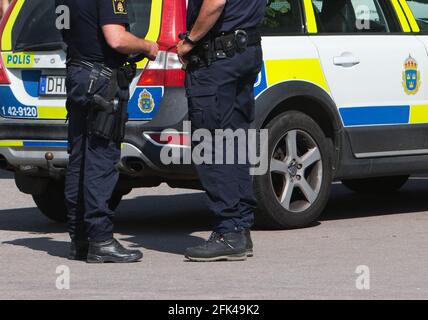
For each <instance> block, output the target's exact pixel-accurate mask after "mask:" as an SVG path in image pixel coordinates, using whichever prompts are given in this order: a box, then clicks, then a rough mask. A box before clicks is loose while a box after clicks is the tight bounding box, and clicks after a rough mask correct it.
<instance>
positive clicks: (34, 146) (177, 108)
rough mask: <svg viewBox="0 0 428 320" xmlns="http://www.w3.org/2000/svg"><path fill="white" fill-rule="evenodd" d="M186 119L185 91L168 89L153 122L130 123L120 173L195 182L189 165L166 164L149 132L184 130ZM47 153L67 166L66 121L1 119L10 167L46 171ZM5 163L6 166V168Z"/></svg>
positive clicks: (0, 148) (0, 144)
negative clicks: (149, 137)
mask: <svg viewBox="0 0 428 320" xmlns="http://www.w3.org/2000/svg"><path fill="white" fill-rule="evenodd" d="M186 118H187V101H186V98H185V94H184V90H183V89H181V88H168V89H166V90H165V97H164V99H163V101H162V105H161V106H160V107H159V111H158V113H157V114H156V116H155V118H154V119H153V120H151V121H146V122H143V121H130V122H129V123H128V124H127V128H126V136H125V139H124V143H123V144H122V150H121V162H120V164H119V170H120V171H121V172H122V173H123V174H127V175H131V176H147V175H152V176H160V177H165V178H176V179H196V172H195V170H194V168H193V167H192V166H190V165H164V164H163V163H162V161H161V158H160V154H161V150H162V146H160V145H158V144H156V143H154V142H153V141H151V140H150V139H148V138H147V137H146V135H145V133H146V132H162V131H163V130H165V129H174V130H177V131H182V130H183V128H182V126H183V120H186ZM46 152H52V153H53V155H54V160H53V161H52V162H51V163H52V165H54V166H57V167H61V168H65V167H66V166H67V163H68V154H67V124H66V123H64V122H63V121H39V120H11V119H4V120H3V119H0V159H1V158H2V157H3V158H4V159H5V160H6V161H7V164H8V165H9V167H10V168H22V167H31V166H33V167H37V168H39V169H42V170H43V169H47V168H48V164H47V162H46V160H45V154H46ZM4 163H5V162H3V166H4Z"/></svg>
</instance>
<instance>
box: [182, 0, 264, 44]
mask: <svg viewBox="0 0 428 320" xmlns="http://www.w3.org/2000/svg"><path fill="white" fill-rule="evenodd" d="M202 2H203V0H189V4H188V9H187V30H189V31H190V30H191V29H192V27H193V25H194V24H195V22H196V18H197V17H198V15H199V11H200V9H201V6H202ZM266 3H267V2H266V0H227V3H226V6H225V8H224V11H223V14H222V16H221V17H220V19H219V20H218V21H217V23H216V25H215V26H214V28H213V29H212V30H211V34H212V35H213V36H217V35H218V34H220V33H223V32H225V33H229V32H232V31H235V30H236V29H248V28H254V27H257V26H258V25H259V24H260V23H261V22H262V20H263V18H264V14H265V10H266Z"/></svg>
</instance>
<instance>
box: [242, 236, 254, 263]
mask: <svg viewBox="0 0 428 320" xmlns="http://www.w3.org/2000/svg"><path fill="white" fill-rule="evenodd" d="M244 234H245V240H246V241H247V257H252V256H254V251H253V240H251V231H250V229H246V230H245V231H244Z"/></svg>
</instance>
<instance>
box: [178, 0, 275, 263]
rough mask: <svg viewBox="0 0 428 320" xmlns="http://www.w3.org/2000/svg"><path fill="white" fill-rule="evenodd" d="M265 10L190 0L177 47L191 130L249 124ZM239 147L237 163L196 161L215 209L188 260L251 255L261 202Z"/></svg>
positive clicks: (227, 1)
mask: <svg viewBox="0 0 428 320" xmlns="http://www.w3.org/2000/svg"><path fill="white" fill-rule="evenodd" d="M265 9H266V0H189V3H188V16H187V19H188V21H187V29H188V32H187V33H186V34H185V35H181V37H182V39H183V40H182V41H181V42H180V43H179V44H178V47H177V49H178V54H179V56H180V57H181V59H182V62H183V63H184V64H185V65H186V69H187V77H186V90H187V96H188V100H189V118H190V120H191V122H192V129H193V130H195V129H208V130H210V131H211V132H213V133H214V131H215V129H224V130H225V129H232V130H238V129H244V130H245V131H246V130H248V129H249V128H250V125H251V123H252V121H253V120H254V113H255V100H254V94H253V88H254V83H255V82H256V79H257V76H258V74H259V72H260V70H261V66H262V61H263V57H262V56H263V54H262V48H261V36H260V33H259V31H258V26H259V25H260V24H261V22H262V20H263V18H264V13H265ZM235 143H237V142H236V141H235ZM211 148H212V149H213V150H215V149H216V148H217V146H211ZM206 150H209V148H207V149H206ZM217 150H218V149H217ZM234 150H235V155H234V160H235V162H234V164H216V163H217V162H213V163H214V164H209V163H208V164H207V163H205V164H202V165H197V166H196V168H197V171H198V174H199V178H200V180H201V182H202V185H203V187H204V189H205V190H206V192H207V195H208V199H209V200H208V205H209V208H210V211H212V212H213V213H214V215H215V227H214V232H213V234H212V235H211V237H210V239H209V240H208V241H206V242H205V243H204V244H203V245H201V246H198V247H195V248H189V249H187V250H186V253H185V255H186V257H187V258H188V259H190V260H193V261H217V260H245V259H246V258H247V256H252V249H253V245H252V241H251V237H250V231H249V229H250V228H251V227H252V225H253V221H254V213H253V209H254V207H255V205H256V203H255V199H254V196H253V191H252V179H251V176H250V172H249V169H250V167H249V164H248V160H247V164H238V162H237V159H238V152H239V150H240V149H239V147H238V146H235V148H234ZM241 150H242V148H241ZM223 151H224V150H223ZM204 158H205V157H204ZM214 158H215V156H214ZM223 163H224V162H223Z"/></svg>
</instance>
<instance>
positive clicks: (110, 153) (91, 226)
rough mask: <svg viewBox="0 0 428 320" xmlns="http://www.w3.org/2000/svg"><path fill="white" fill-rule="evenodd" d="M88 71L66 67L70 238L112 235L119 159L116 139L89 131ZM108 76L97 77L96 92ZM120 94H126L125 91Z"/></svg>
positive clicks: (100, 238)
mask: <svg viewBox="0 0 428 320" xmlns="http://www.w3.org/2000/svg"><path fill="white" fill-rule="evenodd" d="M89 73H90V71H88V70H86V69H84V68H82V67H75V66H70V67H69V68H68V70H67V79H66V86H67V109H68V112H69V126H68V140H69V141H68V142H69V151H70V157H69V164H68V169H67V175H66V181H65V199H66V205H67V209H68V230H69V233H70V237H71V239H72V240H76V241H85V240H90V241H96V242H102V241H107V240H110V239H111V238H112V237H113V212H112V211H111V210H110V209H109V201H110V199H111V196H112V194H113V191H114V189H115V187H116V184H117V181H118V178H119V173H118V171H117V169H116V165H117V163H118V162H119V160H120V148H119V146H118V143H115V142H113V141H109V140H107V139H103V138H99V137H97V136H93V135H90V134H89V128H90V127H89V126H90V122H91V119H90V118H89V116H88V115H89V99H88V97H87V95H86V91H87V89H88V79H89ZM108 83H109V80H108V79H106V78H103V77H100V80H99V81H98V82H97V84H96V90H95V91H96V94H99V95H105V94H106V90H107V86H108ZM119 95H120V96H122V95H123V97H126V95H127V91H126V90H120V91H119Z"/></svg>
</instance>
